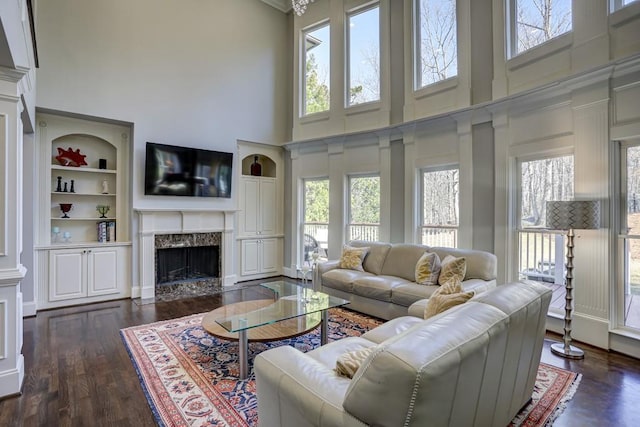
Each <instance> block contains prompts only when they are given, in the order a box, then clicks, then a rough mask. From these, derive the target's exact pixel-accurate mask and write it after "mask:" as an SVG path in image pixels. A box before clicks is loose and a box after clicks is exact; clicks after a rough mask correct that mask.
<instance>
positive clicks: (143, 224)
mask: <svg viewBox="0 0 640 427" xmlns="http://www.w3.org/2000/svg"><path fill="white" fill-rule="evenodd" d="M136 212H137V214H138V217H139V232H138V248H139V260H140V266H139V270H138V273H139V275H140V295H139V296H140V297H141V298H143V299H146V298H154V297H155V288H156V269H155V254H156V247H155V242H156V235H166V234H193V233H216V232H219V233H220V257H221V265H220V279H221V281H222V284H223V286H230V285H233V284H235V282H236V276H235V274H234V269H233V266H234V250H233V228H234V217H235V211H226V210H225V211H223V210H203V209H197V210H196V209H184V210H173V209H172V210H162V209H136ZM133 296H134V297H136V295H135V292H134V295H133Z"/></svg>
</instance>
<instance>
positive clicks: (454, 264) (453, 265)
mask: <svg viewBox="0 0 640 427" xmlns="http://www.w3.org/2000/svg"><path fill="white" fill-rule="evenodd" d="M466 272H467V260H466V259H465V258H456V257H454V256H453V255H447V256H446V257H444V259H443V260H442V266H441V270H440V276H439V277H438V283H439V284H441V285H444V284H445V283H447V282H448V281H450V280H452V279H458V280H460V281H461V282H462V281H463V280H464V275H465V274H466Z"/></svg>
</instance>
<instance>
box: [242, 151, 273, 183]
mask: <svg viewBox="0 0 640 427" xmlns="http://www.w3.org/2000/svg"><path fill="white" fill-rule="evenodd" d="M256 157H257V158H258V163H260V165H261V166H262V175H261V176H266V177H269V178H275V177H276V163H275V162H274V161H273V160H271V158H270V157H269V156H265V155H264V154H250V155H248V156H246V157H245V158H243V159H242V175H251V165H252V164H253V162H254V160H255V158H256Z"/></svg>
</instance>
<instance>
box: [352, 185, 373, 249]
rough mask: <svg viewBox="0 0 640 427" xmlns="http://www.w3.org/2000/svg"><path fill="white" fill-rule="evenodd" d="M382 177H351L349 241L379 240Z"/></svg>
mask: <svg viewBox="0 0 640 427" xmlns="http://www.w3.org/2000/svg"><path fill="white" fill-rule="evenodd" d="M379 228H380V177H379V176H377V175H376V176H352V177H349V240H355V239H358V240H369V241H377V240H378V239H379V237H378V236H379V234H378V233H379Z"/></svg>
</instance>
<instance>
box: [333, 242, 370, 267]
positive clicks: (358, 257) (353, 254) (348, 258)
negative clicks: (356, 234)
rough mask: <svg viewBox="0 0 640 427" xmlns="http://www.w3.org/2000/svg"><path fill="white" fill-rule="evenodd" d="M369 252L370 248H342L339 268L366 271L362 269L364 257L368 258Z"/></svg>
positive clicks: (345, 246) (346, 246)
mask: <svg viewBox="0 0 640 427" xmlns="http://www.w3.org/2000/svg"><path fill="white" fill-rule="evenodd" d="M368 252H369V248H368V247H364V248H354V247H351V246H348V245H344V247H343V248H342V256H341V257H340V265H339V268H346V269H348V270H357V271H364V268H362V261H364V257H365V256H367V253H368Z"/></svg>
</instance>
